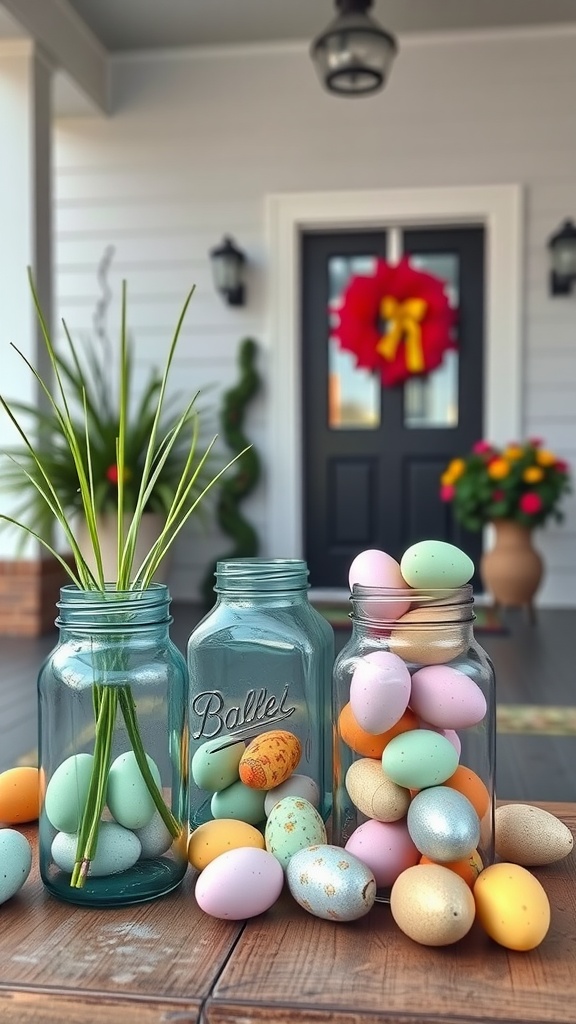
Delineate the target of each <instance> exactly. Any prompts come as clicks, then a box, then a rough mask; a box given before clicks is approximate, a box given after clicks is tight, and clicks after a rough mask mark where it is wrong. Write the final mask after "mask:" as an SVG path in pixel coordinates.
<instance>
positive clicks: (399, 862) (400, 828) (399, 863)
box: [346, 821, 420, 889]
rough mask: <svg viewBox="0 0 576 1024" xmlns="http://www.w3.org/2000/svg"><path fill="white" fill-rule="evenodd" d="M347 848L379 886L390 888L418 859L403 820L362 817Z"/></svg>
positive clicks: (380, 887)
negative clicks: (370, 819) (389, 820)
mask: <svg viewBox="0 0 576 1024" xmlns="http://www.w3.org/2000/svg"><path fill="white" fill-rule="evenodd" d="M346 850H347V851H348V853H353V854H354V856H355V857H358V859H359V860H361V861H362V863H363V864H366V865H367V867H369V868H370V870H371V871H372V873H373V875H374V878H375V879H376V885H377V886H378V888H379V889H387V888H389V886H391V885H392V884H393V882H395V881H396V879H397V878H398V875H399V874H400V873H401V872H402V871H405V870H406V868H409V867H412V865H414V864H417V863H418V861H419V860H420V852H419V850H417V849H416V846H415V845H414V843H413V842H412V839H411V838H410V833H409V832H408V827H407V825H406V822H405V821H393V822H383V821H365V822H364V823H363V824H362V825H359V826H358V828H357V829H355V831H354V832H353V833H352V835H351V836H350V839H349V840H348V842H347V843H346Z"/></svg>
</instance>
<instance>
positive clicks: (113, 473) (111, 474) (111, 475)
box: [106, 463, 132, 485]
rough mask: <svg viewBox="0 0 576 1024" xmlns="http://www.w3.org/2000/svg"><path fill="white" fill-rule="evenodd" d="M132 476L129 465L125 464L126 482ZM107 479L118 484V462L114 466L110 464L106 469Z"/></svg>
mask: <svg viewBox="0 0 576 1024" xmlns="http://www.w3.org/2000/svg"><path fill="white" fill-rule="evenodd" d="M131 476H132V473H131V472H130V470H129V469H128V466H124V483H126V481H127V480H129V479H130V477H131ZM106 479H107V480H109V481H110V483H111V484H116V485H117V484H118V466H117V465H116V463H114V464H113V465H112V466H108V469H107V470H106Z"/></svg>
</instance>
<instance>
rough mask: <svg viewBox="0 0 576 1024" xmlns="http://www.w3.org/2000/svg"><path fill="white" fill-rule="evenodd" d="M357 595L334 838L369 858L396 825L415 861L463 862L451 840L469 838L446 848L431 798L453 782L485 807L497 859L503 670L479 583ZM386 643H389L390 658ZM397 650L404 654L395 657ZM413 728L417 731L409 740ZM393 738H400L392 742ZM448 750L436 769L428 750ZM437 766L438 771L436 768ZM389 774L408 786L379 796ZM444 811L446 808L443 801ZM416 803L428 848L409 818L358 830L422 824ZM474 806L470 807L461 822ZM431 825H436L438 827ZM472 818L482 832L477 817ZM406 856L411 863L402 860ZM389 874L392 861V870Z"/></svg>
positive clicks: (340, 705) (336, 697)
mask: <svg viewBox="0 0 576 1024" xmlns="http://www.w3.org/2000/svg"><path fill="white" fill-rule="evenodd" d="M350 600H351V603H352V613H351V619H352V635H351V637H350V639H349V641H348V643H347V644H346V645H345V647H344V648H343V649H342V651H341V652H340V654H339V655H338V657H337V658H336V661H335V664H334V673H333V712H332V721H333V751H334V756H333V818H332V825H333V836H332V839H333V842H334V843H336V844H337V845H341V846H346V844H348V843H349V844H350V845H349V847H348V848H349V849H351V850H352V851H353V852H356V853H357V854H359V855H360V852H361V850H362V849H364V850H365V851H366V856H367V857H368V860H370V857H371V853H370V844H371V843H373V842H374V841H375V840H376V837H377V841H378V842H380V843H381V844H383V843H384V837H385V833H386V835H387V836H389V837H390V842H391V843H394V842H396V841H397V840H398V842H403V843H404V852H403V853H401V854H399V861H398V862H399V863H400V862H403V863H404V866H406V867H407V866H411V865H412V864H414V863H417V862H418V860H419V858H420V856H421V855H422V854H424V855H425V856H428V857H429V859H431V860H434V861H436V862H438V863H450V862H452V861H453V860H459V859H460V856H457V857H452V856H451V855H448V854H447V852H446V850H450V849H452V848H453V849H454V851H456V852H458V851H460V850H461V849H464V846H463V845H462V844H463V843H464V842H465V841H464V839H463V837H460V840H455V842H454V846H453V847H450V844H448V847H443V845H442V842H443V840H442V837H439V836H438V834H437V832H436V834H435V826H434V825H433V824H431V820H430V808H431V807H432V811H433V812H434V807H433V806H432V805H431V804H430V801H431V800H435V799H438V796H439V797H440V798H442V797H445V796H446V793H445V791H446V788H450V789H456V790H457V791H458V792H459V793H461V794H462V795H463V796H465V797H466V798H467V799H469V800H470V801H471V802H472V803H473V804H474V805H475V810H476V812H477V817H478V833H477V838H478V842H477V844H475V853H476V852H477V853H478V854H479V857H480V860H481V862H482V864H483V865H484V866H486V865H487V864H489V863H491V862H492V861H493V859H494V779H495V750H496V723H495V712H496V706H495V679H494V670H493V666H492V663H491V661H490V659H489V658H488V656H487V654H486V652H485V651H484V650H483V649H482V648H481V647H480V645H479V644H478V643H477V641H476V639H475V637H474V632H473V624H474V613H473V597H472V587H471V586H470V585H469V584H467V585H466V586H463V587H460V588H458V589H456V590H410V591H409V600H408V602H407V600H406V591H398V590H396V591H394V590H385V589H381V588H370V587H362V586H360V585H355V586H354V589H353V593H352V596H351V599H350ZM376 652H384V653H385V654H386V657H384V658H382V657H381V656H380V655H379V654H376ZM375 654H376V657H374V655H375ZM390 654H392V655H394V656H395V658H393V659H390V658H389V655H390ZM366 659H368V660H367V661H366ZM396 659H399V661H398V660H396ZM406 670H407V672H408V674H409V675H408V677H406V674H405V673H406ZM422 670H425V671H422ZM446 670H448V671H446ZM416 673H420V674H419V675H416ZM464 677H467V678H464ZM406 700H407V705H406V703H405V702H406ZM370 702H371V703H370ZM387 702H388V708H387V707H386V703H387ZM403 707H405V708H406V710H405V711H402V708H403ZM375 708H376V711H375V710H374V709H375ZM455 708H457V710H454V709H455ZM465 708H468V710H466V709H465ZM399 715H400V718H398V716H399ZM393 720H396V724H393ZM463 722H464V723H468V724H464V725H463V724H462V723H463ZM367 723H368V725H369V728H367ZM469 723H473V724H469ZM413 730H418V732H414V734H413V736H412V737H411V738H410V739H409V740H408V741H407V742H406V738H407V736H408V734H409V733H410V731H413ZM421 730H426V732H427V734H426V735H423V734H422V732H421ZM430 733H432V734H433V735H434V740H431V738H430ZM438 734H442V735H440V736H438ZM392 742H393V743H394V746H393V747H390V746H388V744H390V743H392ZM449 748H450V749H449ZM460 748H461V749H460ZM452 750H453V751H454V752H453V753H452ZM438 751H439V753H438ZM440 756H442V757H443V758H447V760H446V762H445V763H446V765H447V767H446V768H443V766H442V765H440V764H438V763H436V762H435V764H434V767H433V768H431V767H430V765H429V764H428V765H427V764H425V762H426V759H427V758H428V760H430V758H432V759H435V758H436V757H440ZM410 758H415V760H416V761H417V760H418V759H420V761H421V765H420V767H418V768H413V767H412V765H411V764H410V765H408V761H409V759H410ZM360 760H362V761H363V762H367V763H366V764H365V765H364V764H363V765H362V766H359V765H358V764H356V765H355V767H354V768H353V769H352V771H350V769H351V766H352V765H353V764H355V763H356V762H359V761H360ZM451 766H452V770H451V771H450V774H448V775H447V774H446V772H447V771H449V770H450V767H451ZM456 769H457V774H454V773H455V772H456ZM414 772H415V774H414ZM429 772H433V774H428V775H427V774H426V773H429ZM370 773H372V775H371V776H370ZM388 773H390V774H391V775H392V776H393V782H394V785H395V786H400V787H401V788H402V790H403V792H402V793H398V792H397V791H396V790H394V788H393V787H391V788H390V792H385V791H384V790H381V791H380V792H379V794H378V798H377V799H376V798H374V797H373V792H375V788H374V787H376V786H377V785H379V784H381V782H382V777H383V776H384V775H387V774H388ZM411 773H412V774H411ZM370 778H372V779H373V780H374V781H370ZM366 780H368V781H366ZM387 785H389V783H387ZM433 788H434V793H432V789H433ZM425 789H428V790H430V792H429V793H428V794H427V796H426V797H425V798H424V799H423V800H422V799H421V800H420V801H419V804H418V805H416V797H417V796H418V794H419V793H420V792H422V791H424V790H425ZM440 789H441V792H439V790H440ZM349 790H350V791H351V792H352V795H353V796H354V800H352V797H351V796H350V792H349ZM405 794H407V795H405ZM448 799H449V800H450V801H452V802H453V801H454V799H456V801H459V804H458V806H459V807H461V805H462V802H461V800H460V798H459V797H456V798H454V797H452V796H451V795H450V794H448ZM367 800H368V803H367V802H366V801H367ZM426 804H427V805H428V821H427V822H426V813H424V811H425V808H426ZM359 805H360V806H359ZM417 807H419V808H420V811H421V813H420V821H418V815H417V813H416V808H417ZM360 808H363V810H362V809H360ZM440 811H441V814H443V809H442V808H440ZM411 813H412V816H413V821H414V828H412V830H411V831H410V836H411V838H413V836H414V833H417V836H416V841H417V845H418V852H417V853H416V852H415V850H414V849H412V850H411V852H409V851H408V850H407V849H406V842H409V843H410V845H411V839H410V840H408V841H406V839H405V830H404V826H403V825H402V826H395V827H394V828H392V829H390V828H388V829H387V830H385V829H382V828H381V826H379V825H369V826H368V828H363V829H362V832H361V833H360V832H358V831H357V830H358V829H359V827H360V826H364V825H365V823H366V822H369V821H370V820H374V819H376V820H378V821H380V822H385V823H386V825H387V826H388V825H389V823H390V822H402V823H404V825H406V827H407V828H411V825H410V815H411ZM454 814H455V812H454ZM454 814H453V815H452V816H453V817H454ZM467 815H468V807H467V806H464V808H463V817H462V829H464V819H466V822H468V817H467ZM422 816H423V817H424V826H423V821H422ZM449 816H450V815H449ZM456 817H457V815H456ZM472 817H473V816H472ZM458 824H459V823H458V821H453V825H450V824H448V825H447V824H446V821H444V826H443V827H444V828H445V831H447V832H450V830H451V829H452V828H454V829H455V830H456V832H458V827H457V826H458ZM426 825H429V826H431V827H430V828H429V829H428V832H429V833H430V834H429V835H426V831H427V828H426ZM470 827H471V828H472V831H473V828H474V826H473V824H472V825H470ZM462 829H461V831H462ZM423 831H424V833H425V834H424V842H423V843H422V832H423ZM400 833H404V839H401V836H400ZM394 835H395V836H396V838H394ZM352 836H354V838H353V839H351V837H352ZM430 836H431V837H432V838H430ZM398 837H400V838H398ZM444 838H445V837H444ZM386 841H388V840H386ZM430 843H431V844H432V848H431V849H429V845H430ZM459 843H460V845H459ZM462 856H464V854H462ZM466 856H468V854H466ZM403 857H404V858H406V857H407V858H408V861H407V862H406V860H404V861H402V858H403ZM371 866H373V865H371ZM386 877H388V876H387V871H386V867H385V866H384V868H383V870H382V873H381V878H386ZM390 877H391V876H390ZM378 881H379V879H378V877H377V882H378ZM389 888H390V883H389V884H385V883H383V882H380V883H379V896H380V897H381V898H386V895H387V892H389Z"/></svg>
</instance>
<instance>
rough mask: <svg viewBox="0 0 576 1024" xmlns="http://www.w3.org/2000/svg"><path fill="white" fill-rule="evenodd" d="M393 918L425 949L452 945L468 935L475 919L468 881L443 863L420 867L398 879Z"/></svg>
mask: <svg viewBox="0 0 576 1024" xmlns="http://www.w3.org/2000/svg"><path fill="white" fill-rule="evenodd" d="M390 910H391V911H392V917H393V918H394V920H395V921H396V924H397V925H398V927H399V928H400V930H401V931H403V932H404V934H405V935H407V936H408V937H409V938H410V939H413V940H414V942H419V943H420V944H421V945H423V946H449V945H450V944H451V943H453V942H458V940H459V939H461V938H463V937H464V935H466V934H467V933H468V932H469V931H470V929H471V927H472V925H473V923H474V916H475V904H474V897H473V895H472V893H471V892H470V888H469V887H468V886H467V885H466V882H465V881H464V880H463V879H462V878H460V876H459V875H457V874H456V873H455V872H454V871H450V870H449V869H448V868H445V867H442V866H441V865H440V864H416V865H415V866H414V867H411V868H407V869H406V871H403V872H402V874H401V875H399V876H398V878H397V879H396V881H395V882H394V885H393V886H392V891H391V893H390Z"/></svg>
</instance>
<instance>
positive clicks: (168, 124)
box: [55, 32, 576, 604]
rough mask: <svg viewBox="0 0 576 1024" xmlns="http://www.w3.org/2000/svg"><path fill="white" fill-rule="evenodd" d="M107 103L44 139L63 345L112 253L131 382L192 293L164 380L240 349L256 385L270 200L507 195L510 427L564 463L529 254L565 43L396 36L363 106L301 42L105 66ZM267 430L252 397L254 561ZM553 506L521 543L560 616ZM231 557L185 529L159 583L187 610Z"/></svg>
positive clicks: (556, 381)
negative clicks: (234, 287)
mask: <svg viewBox="0 0 576 1024" xmlns="http://www.w3.org/2000/svg"><path fill="white" fill-rule="evenodd" d="M113 88H114V108H115V111H116V112H115V114H114V116H113V117H111V118H110V119H108V120H105V119H85V120H62V121H60V122H59V123H58V125H57V133H56V142H55V149H56V263H57V311H58V313H59V315H64V316H65V317H66V319H67V320H68V322H69V326H70V327H71V328H72V329H73V330H77V331H82V330H86V329H88V328H89V327H90V322H91V314H92V309H93V305H94V301H95V297H96V294H97V289H96V281H95V267H96V264H97V262H98V260H99V258H100V256H101V254H102V251H103V250H104V248H105V246H106V245H107V244H110V243H111V244H113V245H115V246H116V257H115V260H114V265H113V276H112V283H113V286H114V288H115V292H116V296H118V294H119V282H120V279H121V278H122V277H126V278H127V279H128V282H129V299H130V324H131V328H132V332H133V335H134V338H135V341H136V343H137V349H138V360H139V363H140V364H141V367H140V368H141V371H142V372H144V370H145V367H146V365H148V364H150V363H151V362H154V361H156V360H159V359H160V358H161V357H162V354H163V352H164V350H165V346H166V344H167V339H168V337H169V335H170V331H171V329H172V327H173V325H174V323H175V320H176V317H177V314H178V310H179V305H180V303H181V301H182V299H183V297H184V295H185V292H186V290H187V288H188V286H189V285H190V283H192V282H194V283H195V284H196V286H197V287H196V295H195V297H194V299H193V302H192V306H191V310H190V312H189V315H188V320H187V326H186V328H185V331H184V337H183V343H182V345H181V348H180V355H179V359H178V367H177V373H176V375H175V376H176V380H177V385H178V386H180V387H182V388H184V389H185V390H186V391H189V392H192V391H194V390H196V388H198V387H204V386H205V385H207V384H210V383H213V384H215V386H216V389H217V391H216V392H215V394H217V393H218V390H220V389H222V388H226V387H229V386H230V385H231V384H232V383H233V382H234V381H235V380H236V366H235V358H236V351H237V346H238V343H239V341H240V340H241V339H242V338H243V337H245V336H246V335H251V336H253V337H255V338H256V340H257V341H258V342H259V344H260V346H261V355H260V369H261V372H262V374H263V376H264V379H266V375H267V362H268V360H267V336H266V310H265V294H266V274H267V253H266V242H265V235H264V230H265V225H264V199H265V196H266V195H267V194H270V193H279V192H291V191H308V192H310V191H324V190H338V189H351V190H361V189H380V188H394V187H401V188H409V187H424V186H434V185H442V186H449V185H455V186H456V185H483V184H504V183H520V184H522V185H523V186H524V187H525V192H526V218H527V223H526V294H525V302H524V311H523V312H524V317H525V335H524V356H523V367H524V369H523V373H524V384H523V387H524V395H525V400H524V407H523V410H522V422H523V428H524V431H523V432H524V434H525V435H539V436H542V437H544V438H545V439H546V441H547V442H548V443H549V445H550V446H551V447H553V448H554V449H555V450H556V451H557V453H558V454H559V455H560V456H562V457H563V458H566V459H568V460H569V461H571V462H572V464H573V465H574V467H575V468H576V403H575V402H574V394H575V392H576V345H575V342H576V296H574V297H570V298H567V299H551V298H549V297H548V294H547V252H546V239H547V237H548V235H549V234H550V233H551V232H552V231H553V230H555V228H556V227H557V225H558V223H559V222H560V221H561V219H562V218H563V217H564V216H569V215H572V216H576V131H575V130H574V109H575V100H576V34H574V33H568V34H566V32H564V33H560V32H558V33H552V32H549V33H544V32H543V33H541V34H540V35H537V34H535V33H524V34H518V35H517V36H514V35H510V34H502V35H501V36H500V37H497V36H490V35H486V36H480V35H478V36H477V37H476V38H473V37H468V38H466V39H465V38H460V39H453V40H444V41H441V40H435V41H426V42H422V41H415V40H413V41H411V42H410V41H405V42H403V44H402V46H401V51H400V55H399V57H398V60H397V63H396V66H395V68H394V71H393V74H392V77H391V80H390V83H389V85H388V87H387V88H386V90H385V91H384V92H383V93H382V94H380V95H379V96H377V97H373V98H370V99H362V100H350V99H349V100H347V99H340V100H339V99H335V98H332V97H330V96H328V95H327V94H325V93H324V92H323V91H322V90H321V88H320V86H319V84H318V83H317V81H316V79H315V77H314V74H313V70H312V68H311V66H310V62H309V59H308V55H307V52H306V47H305V46H304V45H303V46H302V47H301V48H300V47H293V48H288V49H284V50H282V49H280V50H272V49H266V48H263V49H254V50H251V51H236V52H234V51H233V50H230V51H228V52H222V53H216V52H212V53H204V54H200V53H197V52H188V53H186V52H182V53H178V54H174V53H173V54H168V55H166V54H165V55H160V56H158V55H156V56H152V55H147V56H139V57H137V58H134V57H125V58H123V57H120V58H116V59H115V61H114V68H113ZM224 232H227V233H231V234H233V235H234V236H235V238H236V240H237V242H238V243H239V245H240V246H241V247H242V248H243V249H244V250H245V251H246V253H247V254H248V256H249V259H250V262H251V279H250V282H249V300H248V304H247V306H246V307H245V308H244V309H234V308H227V307H226V306H225V305H224V304H223V303H222V302H221V300H220V299H219V297H218V296H217V295H216V294H215V293H214V290H213V287H212V282H211V277H210V267H209V261H208V258H207V251H208V249H209V248H210V247H211V246H213V245H214V244H216V243H218V242H219V241H220V239H221V237H222V235H223V234H224ZM111 326H112V327H113V324H111ZM502 346H503V347H504V346H506V338H505V337H503V338H502ZM268 415H269V407H268V402H267V394H266V387H265V386H264V389H263V391H262V393H261V394H260V396H259V398H258V399H257V400H256V401H255V402H254V404H253V405H252V406H251V407H250V411H249V415H248V419H247V430H248V433H249V435H250V438H251V439H252V440H253V441H254V442H255V444H256V445H257V446H258V448H259V450H260V452H261V455H262V459H263V465H264V476H263V480H262V482H261V484H260V485H259V488H258V491H257V492H255V494H254V495H253V496H252V497H251V498H250V499H249V500H248V501H247V502H245V504H244V506H243V509H244V512H245V514H246V515H248V517H249V518H250V519H251V521H252V522H253V523H254V524H255V525H256V527H257V528H258V529H259V531H260V532H261V535H262V538H263V542H264V546H266V533H267V526H266V516H267V490H266V474H265V467H266V461H267V445H268V433H267V418H268ZM499 440H502V439H499ZM566 511H567V521H566V523H565V524H564V525H563V526H562V527H553V526H550V527H548V528H546V530H545V531H541V532H540V533H539V535H538V544H539V546H540V548H541V550H542V551H543V553H544V555H545V558H546V563H547V570H548V571H547V578H546V582H545V585H544V587H543V590H542V593H541V600H542V602H543V603H547V604H576V498H575V497H574V496H572V497H571V499H570V500H569V501H568V502H567V503H566ZM229 547H230V545H229V539H228V538H226V537H221V536H218V535H217V533H216V532H215V531H214V530H212V529H210V527H208V529H207V531H206V532H205V533H203V534H201V535H200V536H198V535H197V530H196V529H193V530H190V531H189V532H188V533H187V536H186V538H185V539H184V541H183V542H182V543H181V544H180V545H179V548H178V553H177V559H176V561H175V565H174V567H173V570H172V575H171V579H170V585H171V589H172V592H173V594H174V596H175V597H178V598H185V597H194V596H195V594H196V593H197V586H198V580H199V579H200V577H201V576H202V573H203V571H204V568H205V564H206V553H207V552H212V553H213V554H214V555H217V554H220V553H222V552H223V551H226V550H227V549H229ZM265 553H266V551H265ZM267 553H270V554H275V553H276V552H267Z"/></svg>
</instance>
